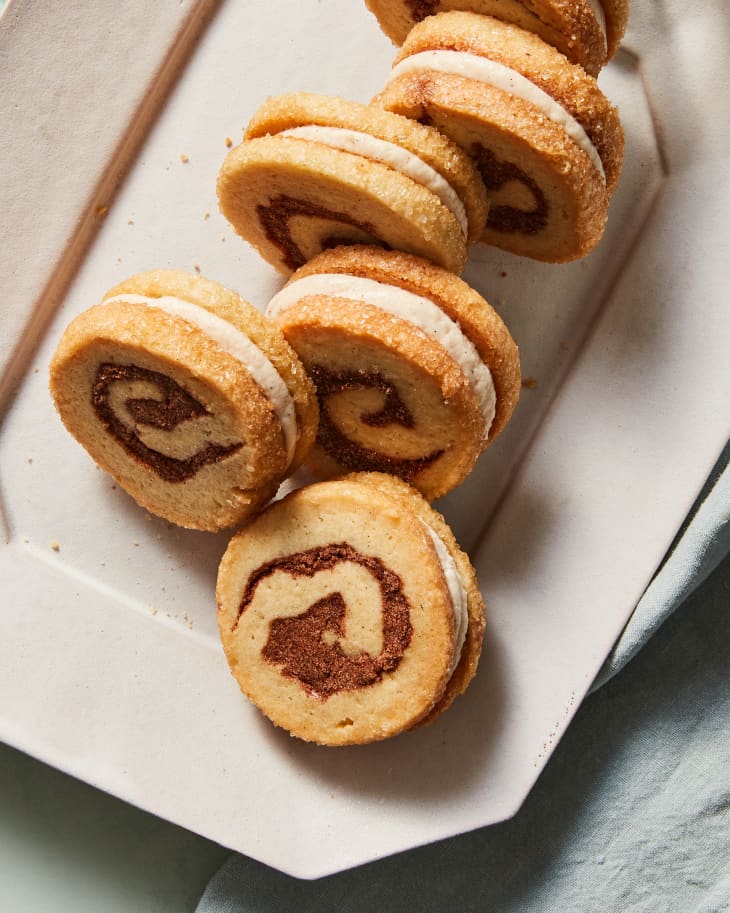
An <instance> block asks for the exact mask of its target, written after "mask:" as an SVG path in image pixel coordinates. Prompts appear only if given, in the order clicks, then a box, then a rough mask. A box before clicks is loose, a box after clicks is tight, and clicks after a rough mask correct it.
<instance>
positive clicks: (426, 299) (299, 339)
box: [267, 246, 520, 500]
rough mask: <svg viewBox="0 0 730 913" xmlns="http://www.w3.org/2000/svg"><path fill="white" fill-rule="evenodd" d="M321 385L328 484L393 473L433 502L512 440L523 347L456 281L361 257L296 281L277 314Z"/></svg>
mask: <svg viewBox="0 0 730 913" xmlns="http://www.w3.org/2000/svg"><path fill="white" fill-rule="evenodd" d="M267 314H268V315H269V316H270V317H272V319H274V320H275V321H276V322H277V323H278V324H279V326H280V327H281V329H282V331H283V332H284V335H285V336H286V338H287V340H288V341H289V343H290V344H291V345H292V347H293V348H294V349H295V351H296V352H297V354H298V355H299V357H300V359H301V360H302V363H303V364H304V366H305V368H306V370H307V372H308V373H309V375H310V377H311V378H312V380H313V381H314V384H315V387H316V388H317V395H318V397H319V401H320V425H319V432H318V437H317V445H316V447H315V448H314V450H313V451H312V454H311V456H310V459H309V463H310V466H311V467H312V468H313V469H314V470H315V472H318V473H319V474H321V475H327V476H331V475H337V474H340V473H342V472H344V471H348V470H375V471H380V472H389V473H392V474H394V475H397V476H399V477H401V478H403V479H405V480H406V481H408V482H410V483H411V484H412V485H414V486H415V487H416V488H418V489H419V490H420V491H421V492H422V493H423V494H424V495H425V496H426V497H427V498H428V499H429V500H432V499H434V498H437V497H439V496H440V495H443V494H445V493H446V492H447V491H450V490H451V489H452V488H454V487H455V486H456V485H458V484H459V483H460V482H462V481H463V480H464V479H465V478H466V476H467V475H468V474H469V472H470V471H471V470H472V468H473V467H474V463H475V462H476V460H477V457H478V456H479V454H480V453H481V452H482V451H483V450H484V448H485V447H486V446H487V444H488V443H490V442H491V441H493V440H494V438H495V437H496V436H497V434H499V432H500V431H501V430H502V429H503V428H504V426H505V424H506V423H507V421H508V419H509V417H510V415H511V414H512V411H513V409H514V407H515V404H516V403H517V399H518V397H519V392H520V365H519V355H518V351H517V346H516V345H515V343H514V341H513V339H512V337H511V336H510V334H509V331H508V330H507V327H506V326H505V325H504V323H503V321H502V320H501V318H500V317H499V316H498V315H497V313H496V312H495V311H494V310H493V309H492V308H491V307H490V305H489V304H488V303H487V302H486V301H485V300H484V299H483V298H482V297H481V295H479V294H478V293H477V292H476V291H475V290H474V289H472V288H471V287H470V286H468V285H467V284H466V283H465V282H463V281H462V280H461V279H459V278H458V277H457V276H455V275H454V274H453V273H450V272H448V271H447V270H444V269H442V268H441V267H438V266H435V265H434V264H432V263H430V262H428V261H426V260H423V259H421V258H418V257H414V256H413V255H411V254H405V253H403V252H400V251H384V250H381V249H379V248H377V247H363V246H351V247H341V248H336V249H333V250H329V251H325V252H324V253H322V254H320V255H319V256H318V257H316V258H315V259H313V260H311V261H310V262H309V263H307V264H306V265H305V266H303V267H302V268H301V269H300V270H298V271H297V272H296V273H295V274H294V275H293V276H292V277H291V279H290V280H289V282H288V283H287V284H286V285H285V286H284V288H283V289H282V290H281V292H279V293H278V294H277V295H275V296H274V298H273V299H272V301H271V302H270V304H269V306H268V308H267Z"/></svg>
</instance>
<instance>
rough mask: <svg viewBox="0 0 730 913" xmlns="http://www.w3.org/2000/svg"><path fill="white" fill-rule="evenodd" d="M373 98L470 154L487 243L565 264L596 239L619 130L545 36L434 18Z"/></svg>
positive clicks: (591, 86) (596, 94)
mask: <svg viewBox="0 0 730 913" xmlns="http://www.w3.org/2000/svg"><path fill="white" fill-rule="evenodd" d="M374 102H375V103H376V104H378V105H380V106H382V107H384V108H386V109H388V110H391V111H395V112H397V113H399V114H403V115H406V116H408V117H412V118H414V119H416V120H423V121H427V122H428V123H430V124H432V125H434V126H435V127H437V128H438V129H439V130H441V131H442V132H443V133H445V134H446V135H447V136H449V137H450V138H451V139H453V140H454V141H455V142H457V143H458V144H459V145H461V146H462V148H464V149H465V150H467V151H468V152H469V153H470V154H471V156H472V157H473V158H474V160H475V162H476V164H477V165H478V167H479V170H480V173H481V176H482V178H483V180H484V183H485V185H486V188H487V195H488V197H489V201H490V210H489V215H488V218H487V225H486V228H485V231H484V233H483V235H482V240H483V241H485V242H486V243H488V244H492V245H495V246H497V247H501V248H503V249H505V250H508V251H511V252H512V253H516V254H520V255H523V256H529V257H533V258H535V259H538V260H544V261H548V262H563V261H567V260H573V259H576V258H578V257H581V256H584V255H585V254H587V253H588V252H589V251H590V250H592V249H593V247H595V245H596V244H597V243H598V241H599V240H600V238H601V236H602V234H603V230H604V227H605V223H606V218H607V214H608V205H609V201H610V198H611V195H612V193H613V191H614V190H615V188H616V185H617V183H618V178H619V174H620V171H621V165H622V162H623V147H624V139H623V130H622V127H621V123H620V121H619V117H618V113H617V111H616V109H615V108H614V107H613V106H612V105H611V104H610V102H609V101H608V100H607V99H606V97H605V96H604V95H603V93H602V92H601V90H600V89H599V87H598V84H597V83H596V81H595V79H594V78H593V77H591V76H589V75H588V74H587V73H586V72H585V71H584V70H583V69H582V68H581V67H579V66H576V65H574V64H571V63H569V62H568V61H567V60H566V58H565V57H564V56H563V55H562V54H560V53H559V52H558V51H556V50H555V49H554V48H552V47H551V46H549V45H548V44H546V43H545V42H544V41H543V40H542V39H541V38H539V37H537V36H536V35H534V34H532V33H530V32H527V31H525V30H524V29H521V28H518V27H517V26H514V25H510V24H507V23H504V22H501V21H499V20H497V19H494V18H492V17H489V16H481V15H478V14H476V13H463V12H451V13H440V14H438V15H435V16H431V17H429V18H427V19H424V20H423V21H422V22H420V23H419V24H418V25H416V26H415V27H414V28H413V29H412V31H411V32H410V33H409V35H408V38H407V39H406V41H405V43H404V44H403V47H402V48H401V50H400V52H399V53H398V55H397V57H396V60H395V64H394V67H393V69H392V71H391V74H390V77H389V79H388V81H387V83H386V85H385V87H384V89H383V91H382V92H381V93H380V94H379V95H378V96H377V97H376V98H375V99H374Z"/></svg>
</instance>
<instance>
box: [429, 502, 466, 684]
mask: <svg viewBox="0 0 730 913" xmlns="http://www.w3.org/2000/svg"><path fill="white" fill-rule="evenodd" d="M421 523H423V525H424V526H425V527H426V530H427V532H428V535H429V537H430V538H431V541H432V542H433V547H434V548H435V549H436V556H437V558H438V560H439V562H440V564H441V569H442V570H443V572H444V579H445V580H446V587H447V589H448V591H449V596H450V597H451V607H452V611H453V613H454V641H455V643H454V657H453V659H452V661H451V666H450V667H449V678H451V676H452V675H453V674H454V670H455V669H456V667H457V666H458V665H459V660H460V659H461V651H462V649H463V648H464V641H465V640H466V632H467V629H468V627H469V610H468V607H467V597H466V590H465V589H464V584H463V583H462V582H461V576H460V575H459V569H458V568H457V566H456V562H455V561H454V559H453V558H452V556H451V553H450V552H449V550H448V549H447V548H446V545H445V543H444V540H443V539H442V538H441V536H439V535H438V534H437V533H436V532H434V530H433V529H432V528H431V527H430V526H429V525H428V523H426V522H424V521H423V520H421Z"/></svg>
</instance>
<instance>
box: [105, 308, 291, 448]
mask: <svg viewBox="0 0 730 913" xmlns="http://www.w3.org/2000/svg"><path fill="white" fill-rule="evenodd" d="M112 301H128V302H130V303H131V304H146V305H148V306H149V307H155V308H159V309H160V310H162V311H165V312H166V313H168V314H172V315H173V316H175V317H181V318H182V319H183V320H185V321H187V323H192V324H193V325H194V326H196V327H197V328H198V329H199V330H202V331H203V332H204V333H205V334H206V335H207V336H210V338H211V339H214V340H215V341H216V342H217V343H218V345H219V346H220V347H221V348H222V349H224V350H225V351H226V352H228V354H229V355H232V356H233V357H234V358H235V359H237V360H238V361H240V362H241V363H242V364H243V365H245V366H246V369H247V370H248V372H249V374H250V375H251V377H252V378H253V380H254V381H255V383H256V384H258V386H259V387H261V389H262V391H263V392H264V394H265V395H266V396H267V398H268V399H269V400H270V402H271V405H272V406H273V408H274V412H275V414H276V417H277V419H278V420H279V423H280V424H281V429H282V432H283V435H284V446H285V447H286V454H287V461H288V462H291V459H292V456H293V455H294V448H295V447H296V443H297V437H298V427H297V416H296V410H295V408H294V400H293V399H292V397H291V394H290V393H289V389H288V388H287V385H286V384H285V383H284V381H283V379H282V377H281V375H280V374H279V372H278V371H277V370H276V368H275V367H274V366H273V364H272V363H271V362H270V361H269V359H268V358H267V356H266V355H265V354H264V353H263V352H262V351H261V349H259V347H258V346H257V345H256V344H255V343H254V342H252V341H251V340H250V339H249V338H248V336H246V334H245V333H243V332H241V330H239V329H238V328H237V327H234V326H233V324H232V323H229V322H228V321H227V320H224V319H223V318H222V317H218V316H217V315H216V314H213V313H211V312H210V311H208V310H206V309H205V308H204V307H200V305H198V304H193V303H192V302H191V301H185V300H183V299H182V298H176V297H175V296H173V295H162V296H161V297H159V298H153V297H150V296H147V295H133V294H122V295H114V296H112V297H111V298H105V299H104V302H103V303H104V304H109V303H111V302H112Z"/></svg>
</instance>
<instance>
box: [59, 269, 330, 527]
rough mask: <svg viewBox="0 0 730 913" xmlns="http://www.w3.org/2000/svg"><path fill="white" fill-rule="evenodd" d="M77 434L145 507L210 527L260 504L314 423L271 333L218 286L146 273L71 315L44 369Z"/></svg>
mask: <svg viewBox="0 0 730 913" xmlns="http://www.w3.org/2000/svg"><path fill="white" fill-rule="evenodd" d="M50 389H51V394H52V396H53V400H54V402H55V405H56V408H57V410H58V412H59V414H60V416H61V418H62V420H63V422H64V424H65V425H66V427H67V429H68V430H69V431H70V432H71V434H72V435H73V436H74V437H75V438H76V439H77V440H78V441H79V443H81V444H82V445H83V446H84V447H85V448H86V450H87V451H88V452H89V453H90V455H91V456H92V457H93V458H94V460H95V461H96V462H97V463H98V464H99V465H100V466H101V467H102V469H105V470H106V471H107V472H108V473H110V474H111V475H112V476H113V477H114V478H115V479H116V481H117V482H118V483H119V484H120V485H121V486H122V488H124V489H125V490H126V491H127V492H128V493H129V494H130V495H132V497H133V498H134V499H135V500H136V501H137V502H138V503H139V504H141V505H143V506H144V507H146V508H147V509H148V510H150V511H151V512H152V513H154V514H157V515H158V516H161V517H164V518H166V519H168V520H170V521H172V522H173V523H177V524H179V525H180V526H186V527H190V528H194V529H203V530H218V529H222V528H224V527H228V526H232V525H233V524H235V523H239V522H241V521H242V520H243V519H245V518H246V517H248V516H249V515H250V514H251V513H252V512H253V511H255V510H256V509H258V508H260V507H261V506H262V505H263V504H265V503H266V502H267V501H268V500H269V499H270V498H271V497H272V496H273V495H274V494H275V492H276V490H277V488H278V486H279V484H280V483H281V482H282V481H283V479H284V478H286V477H287V476H288V475H289V474H290V473H292V472H294V470H295V469H296V468H297V466H299V465H300V464H301V462H302V460H303V459H304V457H305V455H306V454H307V452H308V450H309V448H310V447H311V445H312V443H313V441H314V437H315V434H316V427H317V417H318V409H317V401H316V397H315V395H314V389H313V387H312V384H311V381H310V380H309V378H308V377H307V375H306V374H305V372H304V370H303V369H302V366H301V364H300V362H299V360H298V358H297V356H296V355H295V353H294V352H293V350H292V349H291V348H290V346H289V345H288V344H287V342H286V341H285V339H284V338H283V336H282V334H281V332H280V331H279V329H278V328H277V327H276V326H275V325H274V324H272V323H271V322H270V321H268V320H267V319H266V318H265V317H264V316H263V315H262V314H261V313H259V311H257V310H256V308H254V307H253V306H252V305H250V304H248V303H247V302H246V301H244V300H243V299H242V298H241V297H240V296H239V295H237V294H236V293H235V292H232V291H230V290H228V289H226V288H224V287H223V286H222V285H219V284H218V283H216V282H212V281H211V280H209V279H204V278H203V277H201V276H190V275H188V274H186V273H182V272H178V271H176V270H155V271H151V272H148V273H141V274H139V275H136V276H133V277H132V278H131V279H129V280H127V281H126V282H123V283H122V284H120V285H117V286H116V287H115V288H113V289H111V290H110V291H109V292H107V294H106V295H105V296H104V299H103V300H102V302H101V304H99V305H96V306H94V307H92V308H90V309H89V310H87V311H85V312H84V313H82V314H80V315H79V316H77V317H76V318H75V319H74V320H73V321H72V322H71V324H70V325H69V326H68V327H67V329H66V331H65V332H64V334H63V336H62V338H61V340H60V342H59V344H58V347H57V349H56V352H55V354H54V355H53V359H52V361H51V365H50Z"/></svg>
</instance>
